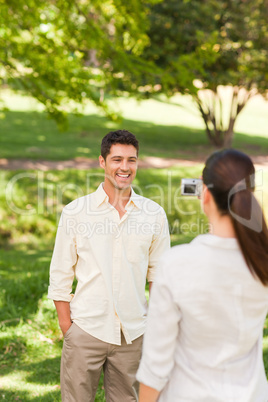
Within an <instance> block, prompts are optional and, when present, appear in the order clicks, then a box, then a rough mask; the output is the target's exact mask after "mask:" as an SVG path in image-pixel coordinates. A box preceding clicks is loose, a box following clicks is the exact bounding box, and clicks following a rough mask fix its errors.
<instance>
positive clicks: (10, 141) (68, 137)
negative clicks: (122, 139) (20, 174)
mask: <svg viewBox="0 0 268 402" xmlns="http://www.w3.org/2000/svg"><path fill="white" fill-rule="evenodd" d="M119 128H125V129H128V130H129V131H132V132H133V133H134V134H136V135H137V137H138V138H139V141H140V149H141V156H142V157H143V156H158V157H172V158H180V157H182V156H183V155H184V151H188V152H189V156H191V157H192V158H194V157H195V156H196V155H198V153H200V152H203V153H204V152H206V153H210V152H211V151H212V150H213V147H212V146H210V145H209V144H208V140H207V137H206V133H205V131H204V130H200V129H195V128H189V127H183V126H164V125H158V124H153V123H150V122H143V121H134V120H127V119H123V120H122V121H121V122H117V123H115V122H111V121H110V120H108V119H107V118H106V117H104V116H99V115H89V116H84V115H83V116H81V117H77V116H75V115H72V114H70V115H69V128H68V130H67V131H66V132H59V131H58V129H57V126H56V124H55V122H54V121H51V120H48V119H47V118H46V114H45V113H39V112H17V111H16V112H15V111H10V112H7V113H6V118H5V119H4V120H1V138H0V146H1V156H2V157H3V158H31V159H48V160H67V159H73V158H76V157H90V158H97V157H98V155H99V150H100V142H101V139H102V137H103V136H104V135H105V134H106V133H107V132H108V131H110V130H115V129H119ZM234 145H235V146H236V147H238V148H245V149H247V148H248V151H249V152H250V150H251V149H252V150H253V151H254V152H255V153H258V152H261V153H264V152H266V153H267V152H268V144H267V138H264V137H253V136H248V135H245V134H242V133H239V134H236V136H235V141H234Z"/></svg>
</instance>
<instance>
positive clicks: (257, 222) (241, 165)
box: [203, 149, 268, 284]
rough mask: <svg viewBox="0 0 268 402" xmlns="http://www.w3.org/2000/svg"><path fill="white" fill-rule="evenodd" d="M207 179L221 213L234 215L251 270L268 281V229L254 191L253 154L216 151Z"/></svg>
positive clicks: (206, 173)
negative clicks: (250, 155) (251, 155)
mask: <svg viewBox="0 0 268 402" xmlns="http://www.w3.org/2000/svg"><path fill="white" fill-rule="evenodd" d="M203 182H204V184H205V185H206V186H207V188H208V191H210V193H211V194H212V196H213V199H214V201H215V204H216V206H217V209H218V211H219V213H220V214H221V215H228V216H229V217H230V219H231V222H232V225H233V228H234V231H235V233H236V237H237V240H238V242H239V245H240V248H241V251H242V253H243V255H244V258H245V260H246V262H247V265H248V267H249V269H250V271H251V272H252V273H253V274H255V275H257V276H258V278H259V279H260V280H261V281H262V282H263V283H264V284H268V230H267V226H266V223H265V219H264V216H263V212H262V210H261V207H260V205H259V203H258V202H257V200H256V198H255V197H254V195H253V191H254V189H255V168H254V165H253V163H252V161H251V159H250V157H249V156H248V155H246V154H244V153H243V152H240V151H237V150H234V149H226V150H223V151H218V152H215V153H213V154H212V155H211V156H210V157H209V158H208V159H207V161H206V164H205V167H204V170H203Z"/></svg>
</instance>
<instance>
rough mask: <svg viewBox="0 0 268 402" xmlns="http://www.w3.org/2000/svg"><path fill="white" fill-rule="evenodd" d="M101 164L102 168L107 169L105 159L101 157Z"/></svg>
mask: <svg viewBox="0 0 268 402" xmlns="http://www.w3.org/2000/svg"><path fill="white" fill-rule="evenodd" d="M99 164H100V167H101V168H103V169H105V159H104V157H103V156H101V155H100V156H99Z"/></svg>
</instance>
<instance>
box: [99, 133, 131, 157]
mask: <svg viewBox="0 0 268 402" xmlns="http://www.w3.org/2000/svg"><path fill="white" fill-rule="evenodd" d="M114 144H125V145H133V146H134V147H135V148H136V150H137V155H138V154H139V142H138V140H137V138H136V137H135V135H134V134H132V133H130V132H129V131H127V130H117V131H110V132H109V133H108V134H106V135H105V137H103V139H102V142H101V156H102V157H103V158H104V160H106V157H107V155H109V153H110V150H111V146H112V145H114Z"/></svg>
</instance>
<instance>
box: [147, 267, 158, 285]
mask: <svg viewBox="0 0 268 402" xmlns="http://www.w3.org/2000/svg"><path fill="white" fill-rule="evenodd" d="M156 272H157V270H156V269H155V268H151V269H149V270H148V272H147V281H148V282H154V280H155V277H156Z"/></svg>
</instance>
